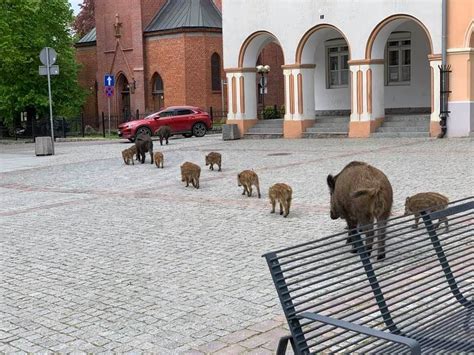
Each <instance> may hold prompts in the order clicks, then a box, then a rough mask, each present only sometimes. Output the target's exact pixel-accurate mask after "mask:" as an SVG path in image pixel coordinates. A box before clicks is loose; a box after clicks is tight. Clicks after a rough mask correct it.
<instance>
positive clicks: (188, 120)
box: [173, 108, 194, 132]
mask: <svg viewBox="0 0 474 355" xmlns="http://www.w3.org/2000/svg"><path fill="white" fill-rule="evenodd" d="M193 115H194V111H192V110H190V109H184V108H183V109H178V110H176V116H175V117H174V118H173V120H175V125H176V127H177V129H178V131H179V132H186V131H191V129H192V126H193Z"/></svg>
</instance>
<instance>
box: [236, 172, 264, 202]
mask: <svg viewBox="0 0 474 355" xmlns="http://www.w3.org/2000/svg"><path fill="white" fill-rule="evenodd" d="M252 185H253V186H255V187H256V188H257V193H258V198H260V197H262V196H261V195H260V184H259V182H258V175H257V173H255V172H254V171H252V170H244V171H242V172H240V173H239V174H237V186H243V187H244V192H242V195H245V193H247V196H248V197H250V196H252Z"/></svg>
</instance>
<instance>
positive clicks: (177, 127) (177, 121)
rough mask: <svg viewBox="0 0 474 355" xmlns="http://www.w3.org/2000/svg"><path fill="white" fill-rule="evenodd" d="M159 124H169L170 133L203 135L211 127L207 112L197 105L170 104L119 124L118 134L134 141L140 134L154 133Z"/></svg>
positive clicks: (187, 135)
mask: <svg viewBox="0 0 474 355" xmlns="http://www.w3.org/2000/svg"><path fill="white" fill-rule="evenodd" d="M161 126H169V127H170V128H171V134H172V135H176V134H182V135H183V136H185V137H191V136H193V135H194V136H196V137H203V136H204V135H205V134H206V132H207V131H208V130H210V129H211V128H212V120H211V116H210V115H209V114H208V113H207V112H205V111H203V110H201V109H200V108H198V107H194V106H171V107H167V108H165V109H164V110H161V111H159V112H156V113H153V114H151V115H149V116H147V117H145V118H143V119H141V120H136V121H130V122H125V123H122V124H120V125H119V126H118V135H119V137H122V138H126V139H128V140H130V141H131V142H134V141H135V139H136V137H137V136H138V135H140V134H148V135H149V136H153V135H155V134H156V131H157V130H158V128H160V127H161Z"/></svg>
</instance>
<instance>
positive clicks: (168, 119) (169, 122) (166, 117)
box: [153, 109, 176, 133]
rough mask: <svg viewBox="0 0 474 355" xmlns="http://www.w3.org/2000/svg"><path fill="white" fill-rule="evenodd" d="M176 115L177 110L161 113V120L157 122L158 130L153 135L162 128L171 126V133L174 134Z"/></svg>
mask: <svg viewBox="0 0 474 355" xmlns="http://www.w3.org/2000/svg"><path fill="white" fill-rule="evenodd" d="M175 114H176V112H175V110H172V109H169V110H164V111H161V112H160V118H158V119H157V120H156V128H155V130H154V132H153V133H155V132H156V131H157V130H158V128H160V127H161V126H169V127H170V128H171V132H174V129H173V118H174V117H175Z"/></svg>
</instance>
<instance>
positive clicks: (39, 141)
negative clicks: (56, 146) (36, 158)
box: [35, 136, 53, 155]
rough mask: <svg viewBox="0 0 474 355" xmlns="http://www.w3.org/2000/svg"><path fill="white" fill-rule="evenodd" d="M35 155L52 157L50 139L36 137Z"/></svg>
mask: <svg viewBox="0 0 474 355" xmlns="http://www.w3.org/2000/svg"><path fill="white" fill-rule="evenodd" d="M35 153H36V155H53V143H52V141H51V137H49V136H48V137H36V139H35Z"/></svg>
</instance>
